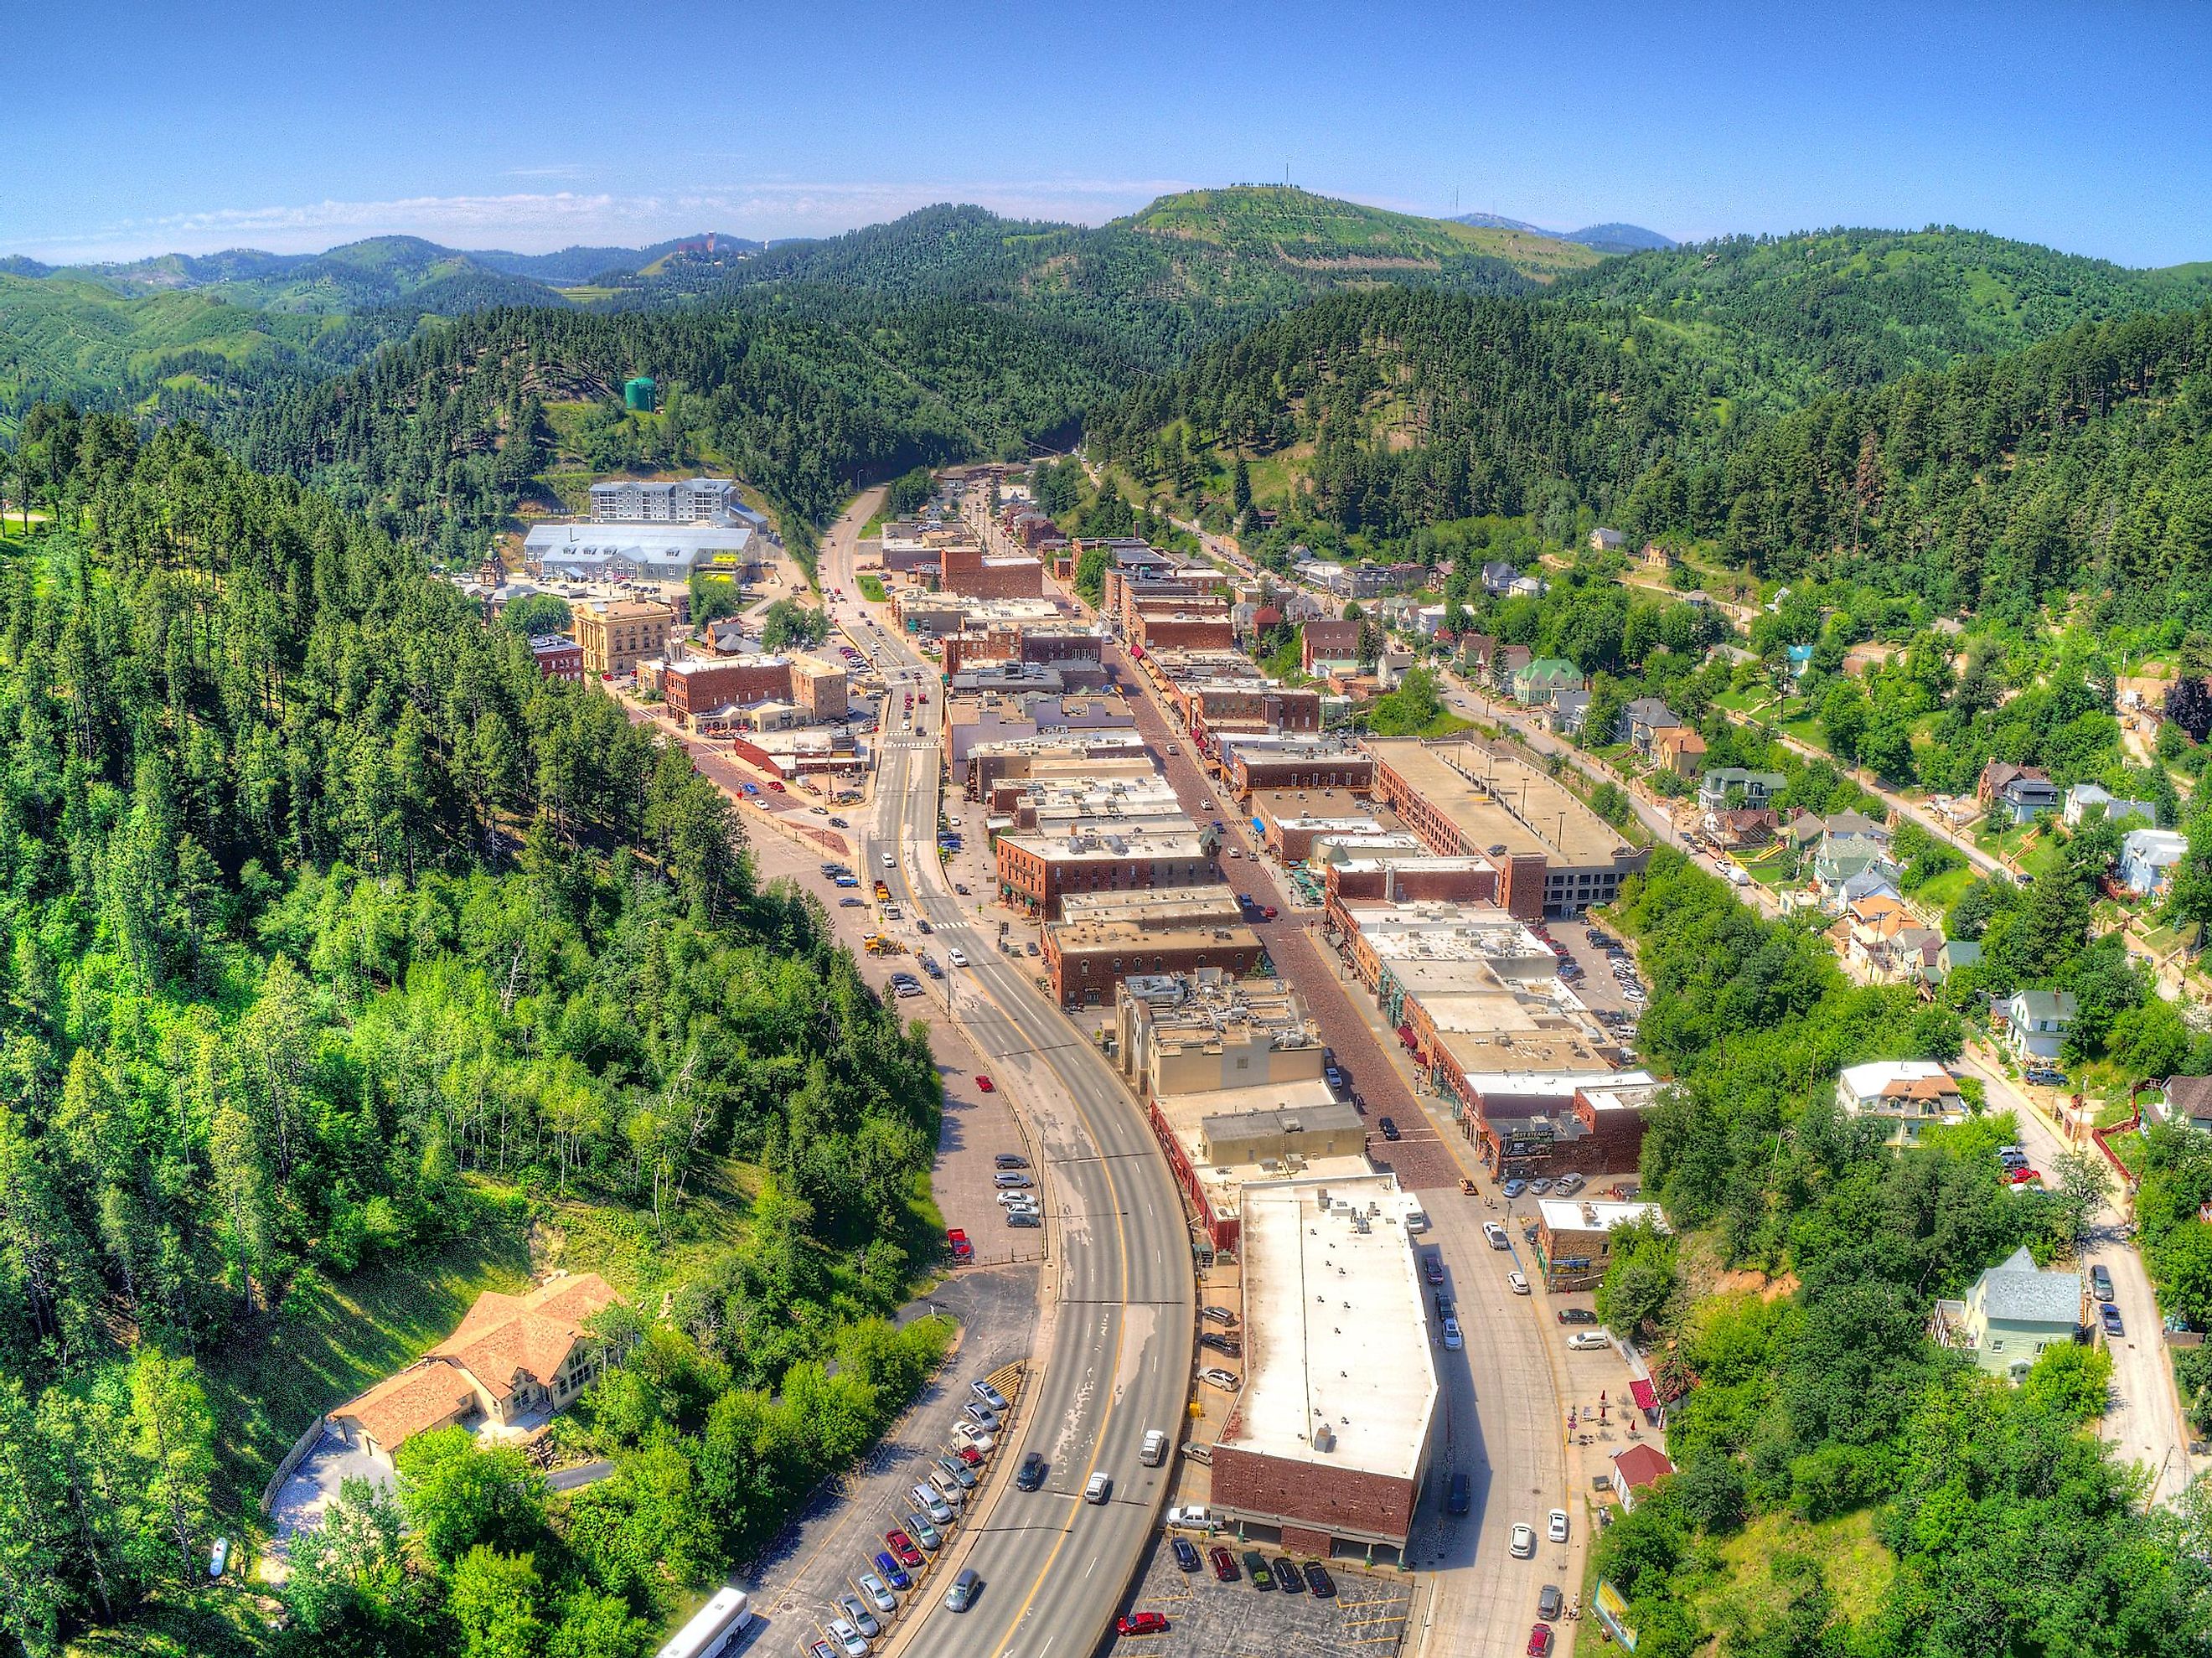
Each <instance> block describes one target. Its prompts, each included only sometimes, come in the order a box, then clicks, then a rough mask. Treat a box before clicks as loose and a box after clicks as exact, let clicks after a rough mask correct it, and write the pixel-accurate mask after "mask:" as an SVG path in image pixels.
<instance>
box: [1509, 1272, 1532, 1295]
mask: <svg viewBox="0 0 2212 1658" xmlns="http://www.w3.org/2000/svg"><path fill="white" fill-rule="evenodd" d="M1505 1287H1506V1288H1507V1289H1509V1290H1510V1291H1513V1293H1514V1294H1515V1295H1516V1296H1525V1295H1527V1294H1528V1278H1527V1277H1526V1276H1525V1275H1524V1274H1522V1273H1520V1272H1508V1273H1507V1274H1506V1275H1505Z"/></svg>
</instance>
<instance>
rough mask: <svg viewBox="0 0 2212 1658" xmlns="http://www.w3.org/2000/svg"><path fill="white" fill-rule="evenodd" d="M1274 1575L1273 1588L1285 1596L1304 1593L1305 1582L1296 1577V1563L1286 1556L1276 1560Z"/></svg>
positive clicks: (1301, 1578)
mask: <svg viewBox="0 0 2212 1658" xmlns="http://www.w3.org/2000/svg"><path fill="white" fill-rule="evenodd" d="M1274 1573H1275V1587H1276V1588H1278V1589H1280V1590H1281V1591H1282V1592H1283V1593H1284V1594H1304V1593H1305V1592H1306V1580H1305V1579H1304V1578H1303V1577H1301V1576H1298V1563H1297V1561H1295V1560H1293V1559H1291V1557H1290V1556H1288V1555H1287V1554H1285V1555H1283V1556H1281V1557H1280V1558H1278V1559H1277V1560H1276V1562H1275V1564H1274Z"/></svg>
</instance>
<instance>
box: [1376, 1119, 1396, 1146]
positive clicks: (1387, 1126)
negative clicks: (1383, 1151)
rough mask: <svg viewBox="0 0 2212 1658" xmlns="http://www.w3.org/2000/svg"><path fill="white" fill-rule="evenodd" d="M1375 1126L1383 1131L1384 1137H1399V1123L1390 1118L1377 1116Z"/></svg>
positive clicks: (1393, 1139)
mask: <svg viewBox="0 0 2212 1658" xmlns="http://www.w3.org/2000/svg"><path fill="white" fill-rule="evenodd" d="M1375 1126H1376V1127H1377V1128H1379V1129H1381V1130H1382V1131H1383V1139H1386V1140H1391V1141H1395V1140H1396V1139H1398V1125H1397V1124H1396V1123H1395V1122H1393V1121H1390V1119H1389V1118H1388V1117H1377V1118H1376V1120H1375Z"/></svg>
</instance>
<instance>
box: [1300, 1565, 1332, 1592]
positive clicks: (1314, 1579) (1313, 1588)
mask: <svg viewBox="0 0 2212 1658" xmlns="http://www.w3.org/2000/svg"><path fill="white" fill-rule="evenodd" d="M1305 1580H1306V1588H1307V1589H1308V1590H1310V1592H1311V1593H1312V1594H1313V1597H1314V1599H1315V1600H1328V1599H1329V1598H1330V1597H1331V1596H1333V1595H1334V1594H1335V1593H1336V1579H1334V1577H1331V1576H1329V1575H1328V1567H1326V1566H1324V1565H1322V1563H1321V1562H1320V1561H1318V1560H1309V1561H1307V1562H1306V1570H1305Z"/></svg>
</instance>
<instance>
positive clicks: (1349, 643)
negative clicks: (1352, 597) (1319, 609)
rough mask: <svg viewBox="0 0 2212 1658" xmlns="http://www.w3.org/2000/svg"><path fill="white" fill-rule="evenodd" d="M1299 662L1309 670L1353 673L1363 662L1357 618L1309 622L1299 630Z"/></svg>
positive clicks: (1317, 672)
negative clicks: (1351, 620) (1350, 620)
mask: <svg viewBox="0 0 2212 1658" xmlns="http://www.w3.org/2000/svg"><path fill="white" fill-rule="evenodd" d="M1298 665H1299V666H1300V667H1301V668H1302V669H1304V671H1306V672H1307V673H1310V674H1315V675H1327V674H1332V673H1350V672H1352V671H1356V670H1357V669H1358V666H1359V624H1358V623H1357V622H1309V623H1306V624H1305V626H1304V627H1303V628H1301V629H1299V630H1298Z"/></svg>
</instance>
